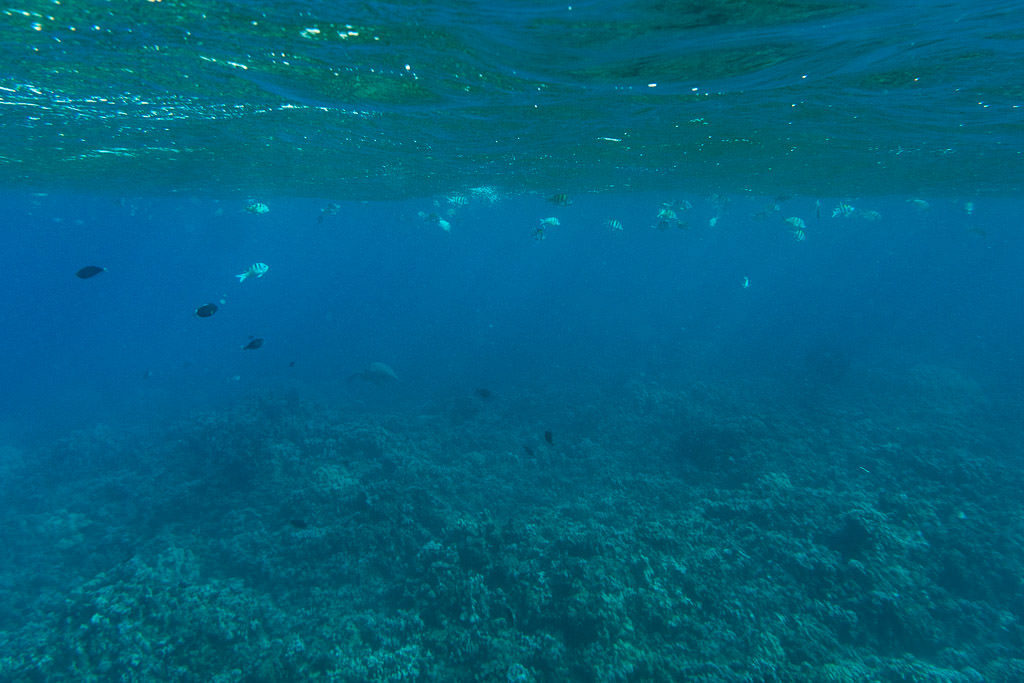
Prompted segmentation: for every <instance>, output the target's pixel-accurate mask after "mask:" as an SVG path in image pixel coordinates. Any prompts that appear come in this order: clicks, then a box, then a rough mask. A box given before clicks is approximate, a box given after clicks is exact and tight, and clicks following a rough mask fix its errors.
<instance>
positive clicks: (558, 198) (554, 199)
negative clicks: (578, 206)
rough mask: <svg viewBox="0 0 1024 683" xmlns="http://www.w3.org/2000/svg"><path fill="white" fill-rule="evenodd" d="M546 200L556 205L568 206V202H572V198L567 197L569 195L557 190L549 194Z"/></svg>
mask: <svg viewBox="0 0 1024 683" xmlns="http://www.w3.org/2000/svg"><path fill="white" fill-rule="evenodd" d="M548 201H549V202H551V203H552V204H556V205H558V206H569V205H570V204H572V200H571V199H569V195H567V194H566V193H564V192H557V193H555V194H553V195H551V196H550V197H548Z"/></svg>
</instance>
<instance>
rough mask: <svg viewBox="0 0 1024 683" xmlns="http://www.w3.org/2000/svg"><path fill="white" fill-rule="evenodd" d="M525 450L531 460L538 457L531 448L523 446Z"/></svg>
mask: <svg viewBox="0 0 1024 683" xmlns="http://www.w3.org/2000/svg"><path fill="white" fill-rule="evenodd" d="M523 450H524V451H526V454H527V455H528V456H530V457H531V458H532V457H533V456H535V455H536V453H534V451H533V449H532V448H530V447H529V446H527V445H526V444H523Z"/></svg>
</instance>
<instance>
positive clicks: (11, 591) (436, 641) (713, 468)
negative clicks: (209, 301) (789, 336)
mask: <svg viewBox="0 0 1024 683" xmlns="http://www.w3.org/2000/svg"><path fill="white" fill-rule="evenodd" d="M854 370H855V371H854V372H851V373H850V374H849V376H847V377H846V378H844V379H842V380H841V381H838V382H835V383H832V384H822V385H817V386H814V387H806V386H799V385H797V386H794V387H790V388H789V389H788V390H785V391H783V390H780V388H779V387H778V386H774V385H773V384H772V383H771V382H768V381H764V382H761V381H759V380H757V379H756V378H749V379H748V380H746V381H742V382H738V381H728V382H727V381H723V382H721V383H719V384H716V383H713V382H709V381H694V382H692V383H690V384H687V383H685V382H683V383H680V385H679V386H673V387H668V386H663V385H661V384H659V382H658V381H657V380H656V379H654V378H650V377H645V376H643V375H639V376H635V377H632V378H629V379H626V380H623V381H622V382H621V383H619V384H618V385H614V386H612V385H607V386H595V387H580V386H576V385H573V386H566V387H564V388H562V389H559V388H556V387H553V386H550V385H549V386H547V387H546V388H540V387H538V389H537V390H536V391H530V392H527V391H522V392H519V393H511V394H506V393H502V392H501V391H497V390H496V391H494V393H493V395H491V396H481V395H478V394H477V393H475V392H473V391H472V390H469V389H467V392H466V395H465V396H455V397H453V398H450V399H439V400H437V401H436V402H435V403H434V404H432V405H427V406H423V407H422V408H421V409H420V410H417V411H407V412H396V411H394V410H390V411H389V410H386V409H384V408H383V407H382V406H386V405H387V401H386V400H380V401H373V400H371V401H369V402H368V403H365V404H364V405H363V406H362V407H361V408H360V407H358V406H356V407H353V406H346V407H339V406H330V405H318V404H315V403H307V402H306V401H304V400H300V399H299V398H298V397H297V396H292V395H288V394H286V393H282V394H280V395H260V396H252V397H250V398H249V399H247V400H245V401H241V402H239V403H238V404H236V406H235V408H234V409H232V410H230V411H219V412H212V411H210V412H197V413H195V414H193V415H191V416H186V417H183V418H181V419H179V420H176V421H174V422H173V423H164V424H161V425H160V426H158V427H152V426H150V427H145V428H143V427H132V426H131V425H113V424H108V425H103V424H100V425H97V426H95V427H94V428H90V429H86V430H84V431H78V432H75V433H72V434H70V435H67V436H59V437H57V438H55V439H52V440H50V441H49V442H46V441H45V440H42V441H41V443H42V445H39V446H36V447H24V448H18V449H15V448H8V449H7V452H6V453H5V454H4V457H3V458H2V459H0V462H2V463H3V464H4V467H5V471H4V472H3V478H2V482H3V485H2V490H0V496H2V506H0V514H2V520H0V544H2V547H3V549H4V550H3V553H2V554H0V653H2V658H0V679H2V680H5V681H42V680H74V681H85V680H102V681H106V680H126V681H153V680H166V681H281V680H335V681H385V680H387V681H392V680H419V681H442V680H451V681H455V680H465V681H470V680H479V681H564V680H582V681H626V680H636V681H679V680H691V681H773V680H778V681H793V680H805V681H868V680H880V681H904V680H914V681H1019V680H1024V626H1022V624H1021V621H1020V616H1021V613H1022V611H1024V583H1022V578H1021V577H1022V576H1024V541H1022V538H1024V514H1022V503H1021V494H1020V492H1021V490H1022V483H1024V482H1022V479H1024V478H1022V476H1021V467H1020V465H1021V463H1020V456H1019V452H1020V449H1019V443H1020V440H1021V437H1022V433H1021V429H1020V428H1019V427H1011V426H1009V425H1013V424H1014V422H1013V420H1012V419H1010V418H1011V417H1012V415H1013V414H1014V413H1015V412H1016V411H1019V409H1020V406H1019V405H1016V404H1013V403H1009V402H1007V401H1006V400H1004V398H1003V397H1000V396H998V395H997V393H998V392H996V391H995V390H993V389H989V388H986V387H982V386H980V385H977V384H975V383H973V382H972V381H971V380H969V379H967V378H965V377H964V376H962V375H960V374H958V373H956V372H955V371H952V370H949V369H946V368H942V367H938V366H916V367H912V368H908V369H907V370H906V371H905V372H902V373H900V374H885V373H881V372H878V371H871V370H864V371H863V372H856V370H857V369H856V368H854ZM381 391H384V392H386V391H388V388H386V387H384V388H382V389H381ZM545 432H550V433H551V442H550V443H548V441H547V440H546V438H545Z"/></svg>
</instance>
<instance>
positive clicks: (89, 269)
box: [75, 266, 106, 280]
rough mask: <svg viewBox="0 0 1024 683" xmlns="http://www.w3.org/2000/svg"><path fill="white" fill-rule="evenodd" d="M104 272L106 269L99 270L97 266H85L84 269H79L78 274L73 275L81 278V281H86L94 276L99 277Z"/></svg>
mask: <svg viewBox="0 0 1024 683" xmlns="http://www.w3.org/2000/svg"><path fill="white" fill-rule="evenodd" d="M105 270H106V268H100V267H99V266H86V267H85V268H79V269H78V272H77V273H75V275H76V276H77V277H80V278H82V279H83V280H88V279H89V278H91V277H93V276H94V275H99V274H100V273H102V272H103V271H105Z"/></svg>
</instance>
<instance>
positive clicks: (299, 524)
mask: <svg viewBox="0 0 1024 683" xmlns="http://www.w3.org/2000/svg"><path fill="white" fill-rule="evenodd" d="M288 523H289V524H291V525H292V526H293V527H295V528H296V529H307V528H309V524H306V520H304V519H289V520H288Z"/></svg>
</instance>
